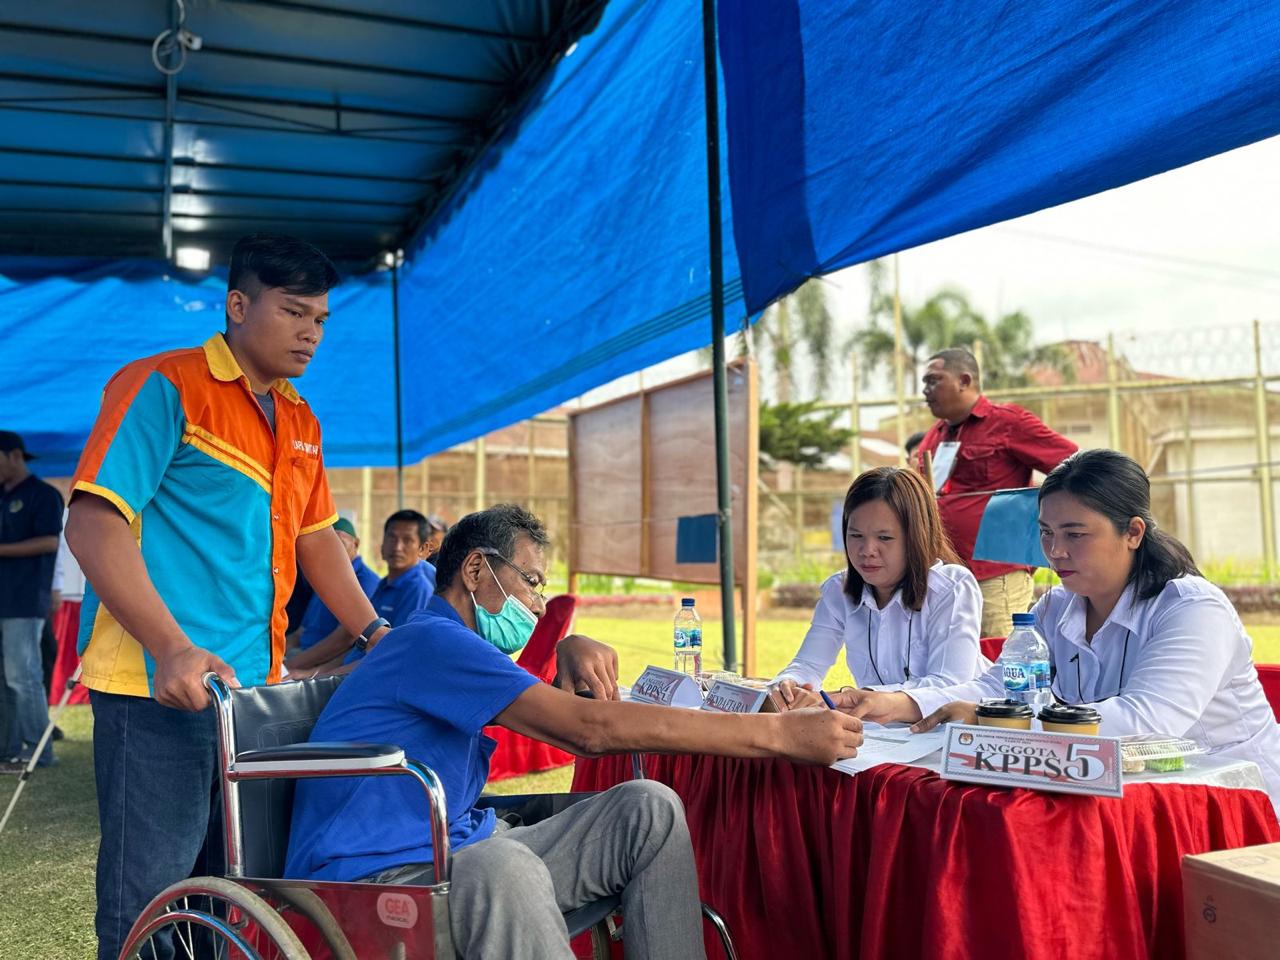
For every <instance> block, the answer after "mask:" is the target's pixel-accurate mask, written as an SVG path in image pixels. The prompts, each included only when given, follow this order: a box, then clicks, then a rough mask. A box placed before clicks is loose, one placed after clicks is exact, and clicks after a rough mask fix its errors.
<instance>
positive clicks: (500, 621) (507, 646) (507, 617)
mask: <svg viewBox="0 0 1280 960" xmlns="http://www.w3.org/2000/svg"><path fill="white" fill-rule="evenodd" d="M484 565H485V566H486V567H488V568H489V575H490V576H491V577H493V582H494V583H496V584H497V585H498V589H499V590H502V595H503V596H504V597H506V598H507V599H506V601H505V602H504V603H503V604H502V609H501V610H499V611H498V612H497V613H490V612H489V611H488V610H486V609H485V608H484V607H482V606H480V604H478V603H476V595H475V594H474V593H473V594H471V602H472V603H473V604H474V605H475V608H476V632H478V633H479V634H480V636H482V637H484V638H485V639H486V640H488V641H489V642H490V643H492V644H493V645H494V646H495V647H497V648H498V649H499V650H501V651H502V652H503V653H506V654H512V653H515V652H516V651H518V650H523V649H524V646H525V644H527V643H528V642H529V638H530V637H531V636H533V628H534V627H536V626H537V625H538V618H537V617H536V616H534V613H533V611H532V610H530V609H529V608H528V607H526V606H525V605H524V604H523V603H521V602H520V601H519V600H517V599H516V598H515V597H513V596H511V594H509V593H507V591H506V590H503V588H502V582H501V581H500V580H499V579H498V575H497V574H496V573H494V572H493V565H492V564H490V563H489V560H488V558H485V561H484Z"/></svg>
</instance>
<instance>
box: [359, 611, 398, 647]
mask: <svg viewBox="0 0 1280 960" xmlns="http://www.w3.org/2000/svg"><path fill="white" fill-rule="evenodd" d="M390 626H391V622H390V621H389V620H387V618H386V617H378V618H377V619H376V620H374V621H373V622H372V623H370V624H369V625H368V626H367V627H365V628H364V629H363V630H361V631H360V636H358V637H356V642H355V648H356V649H357V650H359V651H360V652H361V653H364V652H365V651H366V650H367V649H369V638H370V637H372V636H373V635H374V634H375V633H377V632H378V631H379V630H381V629H382V628H383V627H388V628H389V627H390Z"/></svg>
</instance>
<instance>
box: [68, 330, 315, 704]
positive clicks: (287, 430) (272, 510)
mask: <svg viewBox="0 0 1280 960" xmlns="http://www.w3.org/2000/svg"><path fill="white" fill-rule="evenodd" d="M271 389H272V391H273V395H274V400H275V431H274V433H273V431H272V429H271V424H270V423H269V422H268V421H267V418H266V415H265V414H264V413H263V412H262V408H261V407H260V406H259V405H258V401H257V399H256V398H255V397H254V396H253V393H252V391H251V389H250V387H249V381H248V379H247V378H246V377H245V375H244V373H243V372H242V371H241V369H240V366H239V364H238V363H237V362H236V359H235V357H234V356H233V355H232V353H231V349H230V348H229V347H228V346H227V342H226V340H225V339H224V338H223V336H222V334H220V333H219V334H214V335H213V336H212V337H210V338H209V339H208V340H207V341H205V343H204V345H203V346H200V347H194V348H191V349H187V350H174V351H171V352H169V353H162V354H158V355H157V356H154V357H147V358H145V359H142V360H137V361H135V362H133V363H131V364H129V365H128V366H126V367H125V368H124V369H122V370H121V371H120V372H118V373H117V374H116V375H115V376H114V377H112V378H111V381H110V382H109V383H108V384H107V389H106V392H105V394H104V396H103V401H102V410H101V411H100V412H99V414H98V420H97V422H96V423H95V424H94V427H93V432H92V433H91V434H90V435H89V441H88V443H87V444H86V446H85V450H84V453H83V455H82V456H81V458H80V465H79V467H78V468H77V469H76V475H75V479H74V480H73V481H72V496H77V495H82V494H84V493H91V494H95V495H97V496H99V497H102V498H104V499H105V500H108V501H109V502H110V503H112V504H114V505H115V507H116V509H117V510H119V511H120V513H121V514H123V515H124V518H125V519H126V520H127V521H128V522H129V528H130V530H131V531H132V532H133V535H134V537H135V538H137V541H138V546H139V548H140V549H141V551H142V559H143V561H144V562H145V563H146V567H147V572H148V574H149V575H150V577H151V580H152V582H153V583H154V584H155V587H156V590H157V591H158V592H159V594H160V597H161V599H162V600H163V601H164V603H165V605H166V606H167V607H168V608H169V610H170V612H171V613H172V614H173V616H174V619H176V620H177V621H178V625H179V626H180V627H181V628H182V630H183V632H184V633H185V634H186V635H187V637H188V638H190V640H191V642H192V643H194V644H195V645H196V646H198V647H203V648H204V649H205V650H208V651H209V652H210V653H213V654H216V655H217V656H219V657H221V658H222V659H223V660H224V661H226V663H228V664H229V665H230V666H231V667H232V669H234V670H235V672H236V677H237V679H239V681H240V683H241V684H242V685H245V686H248V685H250V684H261V683H274V682H275V681H277V680H279V679H280V665H281V662H282V660H283V658H284V634H285V627H286V625H287V623H288V618H287V616H286V614H285V604H286V603H287V602H288V600H289V595H290V594H291V593H292V591H293V584H294V579H295V577H296V575H297V567H296V559H295V546H296V542H297V539H298V537H299V536H303V535H305V534H308V533H313V532H315V531H317V530H323V529H324V528H325V527H328V526H331V525H332V524H333V523H334V522H335V521H336V520H337V519H338V516H337V511H336V510H335V508H334V504H333V497H332V495H331V494H330V492H329V484H328V481H327V480H326V478H325V472H324V461H323V458H322V457H321V451H320V424H319V422H318V421H317V420H316V417H315V415H314V414H313V413H312V412H311V409H310V408H309V407H308V406H307V403H306V401H304V400H303V399H302V398H301V397H300V396H298V393H297V391H296V390H294V388H293V386H292V385H291V384H289V383H288V381H285V380H278V381H276V383H275V384H274V385H273V386H272V388H271ZM79 650H80V655H81V658H82V668H83V682H84V684H85V685H86V686H87V687H89V688H90V689H92V690H99V691H103V692H105V693H119V694H127V695H133V696H140V697H149V696H153V695H154V690H153V687H152V680H153V677H154V675H155V661H154V660H153V659H152V658H151V655H150V654H149V653H147V652H146V650H145V649H143V647H142V645H141V644H140V643H138V641H137V640H135V639H134V638H133V637H131V636H130V635H129V634H128V633H127V632H126V631H125V630H124V628H123V627H122V626H120V624H119V623H117V622H116V620H115V618H114V617H112V615H111V611H109V610H108V609H107V608H106V607H105V606H103V605H102V604H101V602H99V600H98V597H97V595H96V594H95V593H94V591H93V588H92V586H91V585H88V584H86V585H85V596H84V606H83V607H82V612H81V619H80V642H79Z"/></svg>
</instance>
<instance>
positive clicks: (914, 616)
mask: <svg viewBox="0 0 1280 960" xmlns="http://www.w3.org/2000/svg"><path fill="white" fill-rule="evenodd" d="M843 526H844V531H845V558H846V560H847V561H848V568H847V569H846V570H845V571H844V572H842V573H837V574H835V575H833V576H831V577H830V578H828V579H827V581H826V582H825V583H824V584H823V585H822V597H821V599H820V600H819V601H818V606H817V608H816V609H815V610H814V612H813V623H812V625H811V626H810V627H809V632H808V633H807V634H806V635H805V638H804V642H803V643H801V645H800V650H799V651H798V652H797V653H796V655H795V659H793V660H792V661H791V662H790V663H789V664H787V666H786V668H785V669H784V670H783V671H782V672H781V673H779V674H778V678H777V679H778V692H779V694H780V695H781V696H782V699H783V701H784V703H786V704H787V705H788V706H791V707H797V706H804V705H808V704H810V703H813V702H814V701H816V700H817V695H816V694H812V691H813V689H814V688H816V687H817V686H818V685H819V684H821V683H822V678H823V677H825V676H826V675H827V671H828V670H829V669H831V665H832V664H834V663H835V662H836V657H837V656H839V654H840V650H841V648H842V647H843V648H844V652H845V654H844V655H845V662H846V663H848V665H849V672H850V673H852V674H853V676H854V677H855V678H856V679H857V681H858V683H860V684H862V685H863V686H866V687H869V688H871V689H874V690H911V689H915V688H918V687H938V686H946V685H949V684H955V683H960V682H962V681H965V680H971V679H973V678H974V677H976V676H978V675H980V674H981V673H982V672H983V671H984V670H985V669H986V668H987V667H989V666H990V663H989V662H988V661H987V660H985V659H983V657H982V654H981V652H980V651H979V649H978V627H979V624H980V623H981V622H982V594H981V592H980V591H979V589H978V583H977V581H976V580H974V579H973V574H971V573H970V572H969V571H968V570H966V569H965V568H964V567H962V566H960V561H959V558H958V557H957V556H956V554H955V551H954V550H953V549H952V548H951V543H950V541H949V540H948V539H947V535H946V533H945V532H944V531H943V529H942V522H941V520H940V519H939V518H938V507H937V503H936V502H935V501H934V498H933V494H932V493H931V492H930V490H929V487H928V486H927V485H926V484H925V481H924V478H923V477H921V476H920V474H918V473H917V472H916V471H914V470H904V469H900V468H898V467H880V468H878V469H875V470H868V471H867V472H866V473H864V474H862V475H861V476H860V477H858V479H857V480H855V481H854V482H853V485H852V486H851V487H849V492H848V493H847V494H846V495H845V500H844V519H843ZM817 702H819V703H820V702H821V701H817Z"/></svg>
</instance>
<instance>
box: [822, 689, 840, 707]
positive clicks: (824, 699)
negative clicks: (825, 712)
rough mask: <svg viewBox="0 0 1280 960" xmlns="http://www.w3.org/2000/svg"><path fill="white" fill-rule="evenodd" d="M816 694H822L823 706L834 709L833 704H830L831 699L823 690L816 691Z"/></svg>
mask: <svg viewBox="0 0 1280 960" xmlns="http://www.w3.org/2000/svg"><path fill="white" fill-rule="evenodd" d="M818 693H820V694H822V702H823V703H825V704H826V705H827V706H828V707H830V708H831V709H832V710H834V709H835V708H836V705H835V704H834V703H832V702H831V698H830V697H828V696H827V691H825V690H819V691H818Z"/></svg>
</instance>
